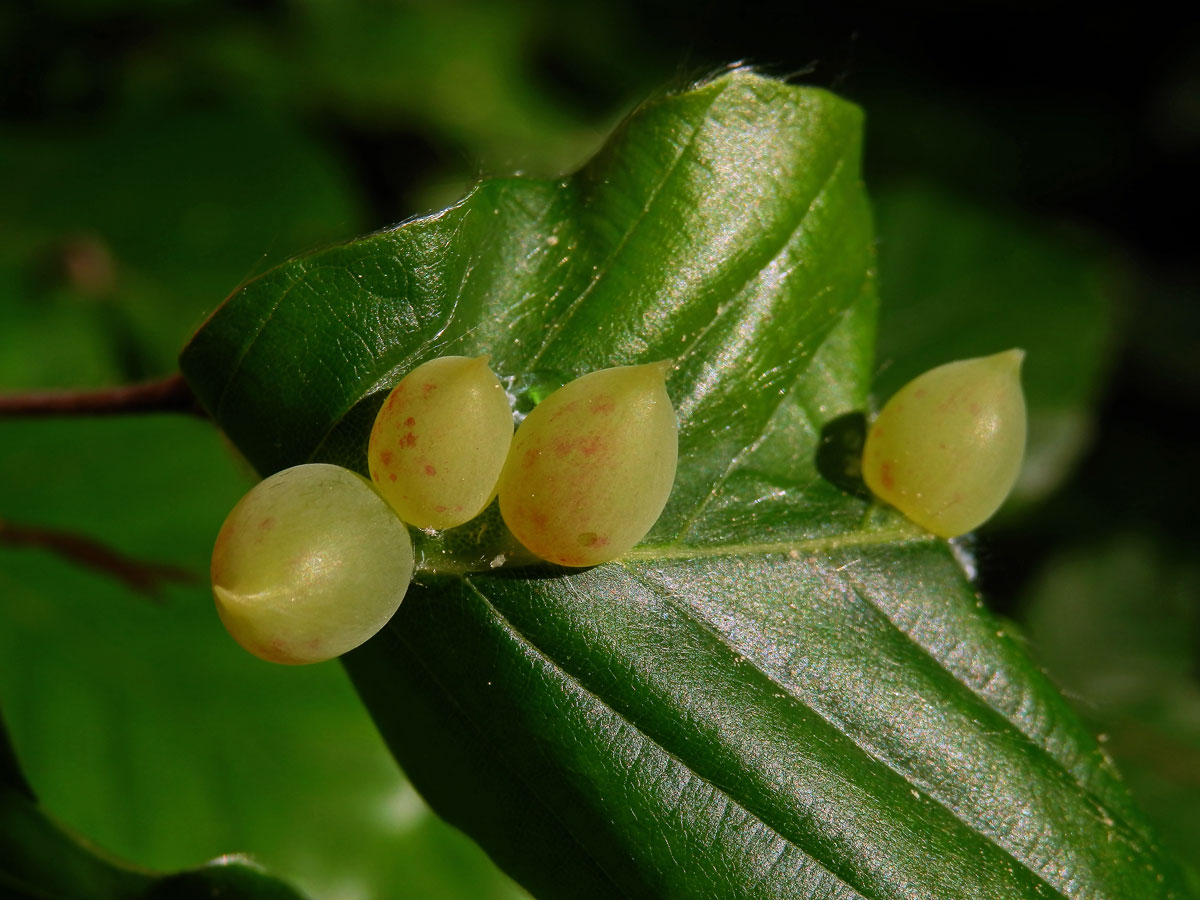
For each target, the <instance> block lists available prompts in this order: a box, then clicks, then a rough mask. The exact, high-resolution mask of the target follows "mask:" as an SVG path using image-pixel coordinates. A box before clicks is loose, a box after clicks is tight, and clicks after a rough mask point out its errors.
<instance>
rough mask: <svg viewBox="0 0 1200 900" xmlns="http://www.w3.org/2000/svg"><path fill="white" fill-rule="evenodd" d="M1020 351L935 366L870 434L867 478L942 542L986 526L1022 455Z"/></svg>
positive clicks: (903, 392)
mask: <svg viewBox="0 0 1200 900" xmlns="http://www.w3.org/2000/svg"><path fill="white" fill-rule="evenodd" d="M1024 357H1025V352H1024V351H1023V350H1007V351H1005V352H1003V353H997V354H995V355H994V356H983V357H979V358H976V359H964V360H960V361H958V362H952V363H947V364H946V365H944V366H938V367H937V368H936V369H930V370H929V371H928V372H926V373H924V374H923V375H919V376H917V377H916V378H914V379H913V380H912V381H910V382H909V383H908V384H906V385H905V386H904V387H902V388H901V389H900V390H899V391H897V392H896V394H895V396H893V397H892V398H891V399H890V400H889V401H888V402H887V404H886V405H885V406H884V407H883V409H882V411H880V413H879V416H878V417H877V418H876V419H875V421H874V423H873V424H872V425H871V428H870V430H869V431H868V432H867V440H866V445H865V446H864V448H863V479H864V480H865V481H866V483H867V486H868V487H869V488H870V489H871V490H872V492H874V493H875V495H876V496H878V497H879V498H880V499H882V500H885V501H887V502H888V503H890V504H892V505H893V506H895V507H896V508H897V509H899V510H900V511H901V512H903V513H904V514H905V515H906V516H908V517H909V518H910V519H912V520H913V521H914V522H916V523H917V524H918V525H922V526H924V527H925V528H926V529H928V530H929V531H932V532H933V533H934V534H936V535H939V536H941V537H956V536H958V535H960V534H964V533H965V532H968V531H971V530H972V529H974V528H977V527H978V526H980V525H982V524H983V523H984V522H986V521H987V520H988V519H990V518H991V517H992V515H993V514H994V513H995V512H996V510H998V509H999V508H1000V505H1001V504H1002V503H1003V502H1004V500H1005V498H1007V497H1008V495H1009V492H1010V491H1011V490H1012V488H1013V485H1014V484H1015V483H1016V480H1017V475H1018V474H1019V473H1020V471H1021V461H1022V459H1023V458H1024V455H1025V397H1024V394H1023V393H1022V391H1021V362H1022V360H1023V359H1024Z"/></svg>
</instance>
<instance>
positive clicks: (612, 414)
mask: <svg viewBox="0 0 1200 900" xmlns="http://www.w3.org/2000/svg"><path fill="white" fill-rule="evenodd" d="M668 369H669V364H667V363H654V364H650V365H644V366H621V367H618V368H613V369H601V370H600V371H597V372H592V373H590V374H588V375H584V376H583V377H581V378H577V379H575V380H574V381H572V382H570V383H569V384H567V385H565V386H564V387H562V388H560V389H559V390H557V391H555V392H554V393H553V394H551V395H550V396H549V397H547V398H546V399H545V400H543V401H542V402H541V403H540V404H538V405H537V406H536V407H535V408H534V409H533V411H532V412H531V413H530V414H529V416H528V417H527V418H526V419H525V421H524V422H522V423H521V427H520V428H519V429H517V434H516V437H515V438H514V439H513V446H512V450H511V451H510V453H509V456H508V462H507V463H506V464H505V466H504V472H503V474H502V475H501V477H500V512H501V514H502V515H503V516H504V521H505V523H506V524H507V525H508V528H509V530H510V531H512V533H513V534H514V535H515V536H516V537H517V539H518V540H519V541H521V543H522V544H524V545H525V546H526V547H527V548H529V549H530V550H531V551H533V553H535V554H537V555H538V556H540V557H541V558H542V559H546V560H549V561H550V562H554V563H558V564H559V565H563V566H592V565H597V564H599V563H602V562H606V561H608V560H611V559H615V558H616V557H618V556H620V555H621V554H622V553H624V552H626V551H627V550H629V549H630V548H631V547H633V545H634V544H636V543H637V542H638V541H640V540H641V539H642V538H643V537H645V536H646V533H647V532H648V531H649V530H650V528H651V527H652V526H653V525H654V523H655V522H656V521H657V520H658V517H659V515H660V514H661V513H662V510H663V507H664V506H665V505H666V502H667V498H668V497H669V496H670V493H671V486H672V484H673V483H674V481H675V464H676V460H677V457H678V454H679V437H678V426H677V424H676V420H675V411H674V409H672V407H671V400H670V398H669V397H668V396H667V390H666V383H665V381H664V378H665V374H666V372H667V371H668Z"/></svg>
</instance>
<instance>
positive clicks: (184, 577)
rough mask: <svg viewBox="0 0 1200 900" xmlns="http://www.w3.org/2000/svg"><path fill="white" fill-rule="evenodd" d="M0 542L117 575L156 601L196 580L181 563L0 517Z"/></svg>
mask: <svg viewBox="0 0 1200 900" xmlns="http://www.w3.org/2000/svg"><path fill="white" fill-rule="evenodd" d="M0 543H3V544H9V545H12V546H15V547H41V548H42V549H44V550H49V551H50V552H51V553H55V554H57V555H59V556H61V557H62V558H63V559H66V560H69V561H70V562H73V563H75V564H76V565H79V566H83V567H84V568H87V569H92V570H93V571H96V572H100V573H101V574H104V575H108V576H110V577H113V578H116V579H117V580H118V581H120V582H121V583H122V584H124V585H125V586H126V587H128V588H129V589H130V590H131V591H134V592H136V593H138V594H142V595H143V596H146V597H149V598H150V599H151V600H155V601H159V600H161V599H162V596H163V590H164V588H165V586H166V585H167V584H194V583H196V582H197V581H199V578H198V577H197V576H196V573H195V572H192V571H191V570H189V569H186V568H184V567H183V566H176V565H171V564H170V563H157V562H149V561H146V560H140V559H134V558H133V557H131V556H126V555H125V554H123V553H120V552H118V551H117V550H114V549H113V548H111V547H109V546H107V545H105V544H102V543H101V542H100V541H97V540H95V539H93V538H90V537H85V536H84V535H80V534H73V533H71V532H68V531H55V530H53V529H49V528H38V527H33V526H25V525H14V524H13V523H12V522H6V521H5V520H4V519H0Z"/></svg>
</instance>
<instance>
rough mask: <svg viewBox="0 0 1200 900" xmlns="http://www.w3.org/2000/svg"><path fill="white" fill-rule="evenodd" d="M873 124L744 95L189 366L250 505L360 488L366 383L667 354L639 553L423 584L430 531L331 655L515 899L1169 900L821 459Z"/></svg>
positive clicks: (1023, 686) (1078, 775)
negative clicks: (475, 358) (251, 487)
mask: <svg viewBox="0 0 1200 900" xmlns="http://www.w3.org/2000/svg"><path fill="white" fill-rule="evenodd" d="M859 127H860V122H859V116H858V113H857V110H856V109H855V108H854V107H852V106H850V105H848V104H845V103H844V102H841V101H838V100H836V99H835V98H833V97H832V96H831V95H828V94H824V93H822V92H818V91H812V90H804V89H799V88H792V87H788V86H786V85H784V84H781V83H779V82H774V81H769V80H766V79H762V78H759V77H756V76H754V75H751V74H749V73H746V72H741V71H738V72H734V73H731V74H730V75H727V76H725V77H723V78H719V79H717V80H716V81H714V82H711V83H709V84H707V85H704V86H702V87H700V88H697V89H696V90H694V91H691V92H688V93H685V94H681V95H678V96H674V97H670V98H667V99H664V100H661V101H658V102H655V103H652V104H650V105H648V106H647V107H645V108H644V109H643V110H641V111H640V112H639V114H638V115H636V116H635V117H634V118H632V119H631V120H629V121H628V122H627V123H626V125H625V126H624V127H623V128H622V129H620V130H619V131H618V133H617V136H616V137H615V138H614V139H613V140H612V141H611V142H610V143H609V144H608V145H607V146H606V148H605V149H604V150H603V151H601V153H600V154H599V155H598V157H597V158H596V159H595V160H594V161H593V162H592V163H591V164H590V165H589V166H588V167H587V168H585V169H584V170H582V171H581V172H580V173H578V174H577V175H576V176H574V177H572V178H569V179H564V180H563V181H561V182H558V183H555V184H550V183H545V182H536V181H524V180H507V181H492V182H485V183H484V184H482V185H481V186H480V187H479V188H477V189H476V190H475V191H473V192H472V194H471V195H470V196H469V197H468V198H466V199H465V200H464V201H463V202H461V203H460V204H458V205H456V206H455V207H452V208H451V209H449V210H447V211H445V212H444V213H441V214H438V215H436V216H433V217H431V218H428V219H424V220H418V221H416V222H413V223H410V224H408V225H405V226H403V227H401V228H398V229H395V230H393V231H389V232H383V233H380V234H377V235H374V236H371V237H369V238H366V239H364V240H362V241H358V242H354V243H352V244H349V245H346V246H344V247H341V248H336V249H334V250H330V251H325V252H323V253H320V254H316V255H313V256H310V257H307V258H303V259H300V260H297V261H294V262H292V263H289V264H287V265H285V266H283V267H281V268H279V269H276V270H274V271H273V272H271V273H268V274H267V275H266V276H264V277H263V278H261V279H259V280H257V281H255V282H253V283H251V284H250V285H248V286H247V287H246V288H244V289H243V290H242V291H240V292H238V293H237V294H235V295H234V296H233V297H232V298H231V299H230V301H229V302H228V303H227V304H226V305H225V306H224V307H223V308H222V309H221V310H220V311H218V313H217V314H216V315H215V316H214V317H213V318H212V319H211V320H210V321H209V322H208V323H207V324H206V326H205V327H204V328H203V329H202V330H201V331H200V332H199V333H198V334H197V336H196V338H195V339H194V340H193V342H192V343H191V344H190V345H189V346H188V348H187V349H186V350H185V352H184V355H183V357H182V359H181V364H182V366H183V368H184V371H185V374H186V375H187V376H188V377H189V380H190V381H191V382H192V384H193V386H194V388H195V390H196V391H197V394H198V396H199V397H200V398H201V400H202V402H204V404H205V406H206V407H207V408H208V409H209V411H210V412H211V413H212V414H213V416H214V417H215V418H216V419H217V421H218V422H219V423H220V424H221V425H222V427H223V428H225V429H226V431H227V432H228V433H229V434H230V436H231V437H232V438H233V439H234V441H235V442H236V443H237V444H238V445H239V447H240V448H241V449H243V451H244V452H246V454H247V456H248V457H249V458H250V459H251V461H252V462H253V463H254V464H255V466H256V467H257V468H258V469H259V470H260V471H261V472H264V473H265V472H269V471H273V470H275V469H277V468H281V467H284V466H287V465H291V464H295V463H298V462H303V461H306V460H309V459H320V460H326V461H334V462H341V463H343V464H347V465H351V466H353V467H355V468H359V469H361V468H362V467H363V459H364V455H365V442H366V435H367V430H368V426H369V423H370V421H371V418H372V416H373V414H374V410H375V408H377V406H378V403H379V401H380V400H381V399H382V396H383V391H384V389H385V388H386V387H388V386H389V385H390V384H391V383H392V382H393V381H394V380H395V379H396V378H397V377H398V375H399V374H400V373H402V372H403V371H406V370H407V369H409V368H411V367H412V366H413V365H414V364H416V363H417V362H419V361H421V360H423V359H426V358H429V357H431V356H435V355H440V354H444V353H473V352H489V353H491V354H492V359H493V365H495V367H496V368H497V370H498V371H500V372H501V373H502V374H504V375H508V376H512V377H514V378H519V377H523V376H528V375H529V374H531V373H535V372H538V371H542V370H548V371H549V372H551V373H563V374H562V377H564V378H565V377H567V376H568V375H570V374H577V373H580V372H582V371H587V370H590V369H594V368H598V367H600V366H604V365H614V364H622V363H630V362H639V361H650V360H653V359H661V358H671V359H674V360H676V370H675V372H674V373H673V375H672V377H671V379H670V390H671V393H672V396H673V397H674V398H675V400H676V403H677V406H678V411H679V417H680V422H681V443H680V447H681V467H680V471H681V476H680V478H679V481H678V483H677V485H676V490H675V492H674V494H673V496H672V499H671V501H670V503H669V504H668V508H667V510H666V512H665V513H664V515H663V517H662V519H661V520H660V522H659V524H658V526H656V528H655V530H654V531H653V532H652V534H651V535H650V537H649V538H648V540H647V542H646V544H645V545H643V547H642V548H641V549H639V550H635V551H634V552H633V553H632V554H630V555H629V556H628V557H627V558H626V559H625V560H623V561H622V562H620V563H614V564H610V565H607V566H602V567H599V568H597V569H594V570H590V571H587V572H579V573H558V574H555V573H538V572H536V571H535V572H521V571H514V572H508V571H504V570H501V571H498V572H496V573H493V574H488V575H483V574H466V575H447V574H439V572H438V567H439V566H441V567H443V568H445V567H446V564H447V562H451V563H452V562H455V561H457V562H458V563H459V567H460V568H463V567H466V568H469V567H470V566H471V565H472V564H473V562H474V559H475V556H476V555H477V554H478V549H479V548H478V547H474V548H472V549H470V550H469V551H460V550H458V549H456V548H457V547H458V546H459V540H460V537H459V536H457V535H454V534H453V533H451V534H449V535H448V536H446V537H444V538H442V539H441V540H440V543H439V542H434V543H433V544H432V545H430V546H427V547H426V548H425V552H426V554H427V555H426V559H427V560H429V561H430V562H429V563H427V565H426V574H425V575H423V576H421V577H420V579H419V581H420V583H419V584H418V585H414V587H413V588H412V589H411V590H410V595H409V598H408V599H407V600H406V602H405V604H404V605H403V606H402V607H401V611H400V613H399V614H398V615H397V616H396V617H395V618H394V619H393V622H392V624H391V625H390V626H389V627H388V629H386V630H385V632H384V633H383V634H382V635H381V636H380V637H379V638H377V639H375V640H373V641H372V642H370V643H368V644H367V645H365V646H364V647H363V648H361V649H360V650H359V651H356V652H355V653H353V654H351V655H350V657H348V659H347V665H348V667H349V668H350V671H351V673H352V675H353V676H354V678H355V681H356V684H357V686H358V688H359V690H360V692H361V694H362V695H363V697H364V698H365V699H366V700H367V702H368V705H369V706H370V707H371V708H372V712H373V714H374V715H375V717H376V719H377V721H378V723H379V724H380V727H381V729H382V730H383V732H384V734H385V736H386V737H387V738H388V740H389V743H390V745H391V747H392V749H393V752H394V753H395V754H396V755H397V757H398V758H399V759H400V760H401V762H402V763H403V764H404V766H405V768H406V770H407V771H408V773H409V774H410V776H411V777H413V779H414V781H415V782H416V783H417V784H418V786H419V787H420V788H421V790H422V791H423V792H424V793H425V794H426V796H427V797H428V798H429V799H430V800H431V802H433V804H434V805H435V807H437V808H438V809H439V810H440V811H441V812H442V813H443V814H444V815H446V816H447V817H448V818H449V819H450V820H451V821H454V822H456V823H458V824H460V825H462V826H463V827H464V828H466V829H467V830H469V831H470V832H471V833H473V834H474V835H475V836H476V837H477V838H478V839H479V840H480V841H481V842H482V843H483V844H484V845H485V846H486V847H488V849H489V851H490V852H491V853H492V854H493V856H494V857H495V858H496V859H497V860H498V861H499V862H500V863H501V864H502V865H504V866H505V867H507V868H508V869H509V870H510V871H512V872H513V873H514V874H516V875H517V877H518V878H519V879H520V880H522V881H523V882H524V883H526V884H527V885H528V886H530V887H531V889H533V890H534V892H535V893H538V894H540V895H542V896H547V897H550V896H564V897H565V896H572V897H575V896H614V895H624V896H647V897H650V896H655V897H658V896H692V895H696V894H697V893H704V894H706V895H712V896H730V897H751V896H811V895H814V894H816V895H821V896H830V897H834V896H836V897H843V896H845V897H850V896H865V897H897V898H899V897H907V896H912V895H913V894H921V895H929V896H956V897H996V898H1001V897H1003V898H1012V897H1016V896H1021V897H1047V896H1055V895H1059V896H1065V897H1081V898H1082V897H1093V896H1097V897H1098V896H1103V897H1114V898H1116V897H1130V898H1133V897H1138V898H1141V897H1153V896H1161V897H1172V896H1183V892H1184V888H1183V886H1182V884H1181V881H1180V876H1179V875H1178V873H1177V872H1176V871H1175V870H1174V868H1173V866H1172V864H1171V863H1170V862H1168V861H1166V860H1165V859H1163V858H1162V856H1161V854H1160V852H1159V850H1158V848H1157V845H1156V843H1155V841H1154V839H1153V837H1152V836H1151V835H1150V833H1149V830H1148V828H1147V827H1146V825H1145V824H1144V822H1143V821H1142V819H1141V817H1140V815H1139V814H1138V813H1137V812H1136V811H1135V810H1134V809H1133V807H1132V804H1131V803H1130V801H1129V798H1128V796H1127V794H1126V792H1125V789H1124V787H1123V786H1122V785H1121V783H1120V782H1119V780H1118V779H1117V777H1116V775H1115V772H1114V770H1113V769H1112V767H1111V764H1110V763H1109V762H1108V760H1107V758H1106V757H1105V756H1104V754H1103V753H1102V751H1101V750H1100V748H1099V746H1098V745H1097V744H1096V742H1095V741H1094V740H1093V739H1092V738H1091V736H1090V735H1089V734H1088V733H1087V732H1086V730H1085V729H1084V728H1083V727H1082V726H1081V724H1080V723H1079V721H1078V720H1077V719H1076V718H1075V716H1074V715H1073V714H1072V713H1071V711H1070V710H1069V709H1068V707H1067V706H1066V704H1065V702H1064V701H1063V700H1062V699H1061V697H1060V696H1059V695H1058V694H1057V693H1056V692H1055V691H1054V690H1053V689H1052V688H1051V686H1050V685H1049V683H1048V682H1047V681H1046V680H1045V678H1044V677H1043V676H1042V674H1041V673H1040V672H1039V671H1038V670H1037V669H1036V667H1035V666H1033V665H1032V663H1030V662H1029V661H1028V659H1027V658H1026V657H1025V655H1024V654H1023V652H1022V651H1021V650H1020V648H1019V646H1018V645H1017V644H1016V643H1015V642H1014V641H1013V640H1012V639H1010V638H1008V637H1007V635H1006V634H1005V632H1004V631H1003V629H999V628H998V627H997V624H996V623H995V622H994V621H993V620H992V619H991V618H990V617H989V616H988V615H987V613H986V612H984V611H983V609H982V604H981V603H980V602H979V601H978V599H977V597H976V595H975V594H974V592H973V590H972V589H971V586H970V584H969V583H968V581H967V580H966V578H965V576H964V572H963V569H962V566H961V563H960V560H957V559H956V558H955V557H954V555H953V553H952V552H951V550H950V548H948V547H947V546H946V545H945V544H944V543H942V542H939V541H934V540H932V539H929V538H928V537H927V536H924V535H922V534H920V533H919V532H918V531H917V530H916V529H914V528H913V527H912V526H910V525H908V524H907V523H905V522H904V521H902V520H900V519H899V518H898V517H897V516H895V515H894V514H889V513H887V512H883V511H879V510H874V509H872V508H870V507H869V506H868V504H867V502H866V501H865V500H862V499H859V498H857V497H855V496H852V495H849V494H846V493H843V492H842V491H841V490H840V489H838V488H836V487H834V486H833V484H831V483H830V482H829V481H827V480H825V479H824V478H822V477H821V476H820V475H819V474H818V473H817V471H816V468H815V465H814V463H813V462H812V460H813V458H814V457H815V451H816V448H817V444H818V441H819V439H820V434H821V430H822V428H823V427H825V426H826V425H828V424H829V423H830V421H831V420H833V419H834V418H835V417H837V416H840V415H842V414H845V413H848V412H852V411H854V410H856V409H862V408H863V406H864V405H865V402H866V391H867V373H868V372H869V368H868V367H869V360H870V358H871V347H872V338H873V328H874V293H873V280H872V275H873V268H874V260H873V256H872V252H871V247H872V236H871V228H870V221H869V216H868V214H867V209H866V205H865V201H864V198H863V194H862V190H861V186H860V184H859V178H858V152H859ZM549 377H550V376H547V378H549ZM485 526H486V523H485ZM490 533H491V532H489V531H488V529H487V528H486V527H484V528H482V529H481V528H480V527H478V526H477V527H476V528H475V530H474V531H472V532H471V534H470V540H475V541H479V540H481V539H482V540H490V539H491V538H489V537H488V535H489V534H490ZM481 535H482V537H481ZM470 540H468V541H467V543H470ZM497 540H501V541H502V537H501V538H498V539H497ZM547 576H549V577H547ZM414 725H415V726H416V727H415V728H414ZM481 798H487V799H486V800H481Z"/></svg>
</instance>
